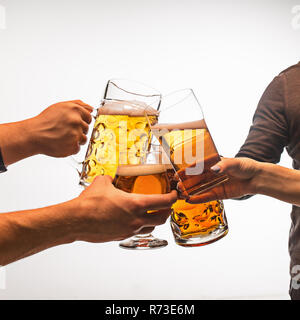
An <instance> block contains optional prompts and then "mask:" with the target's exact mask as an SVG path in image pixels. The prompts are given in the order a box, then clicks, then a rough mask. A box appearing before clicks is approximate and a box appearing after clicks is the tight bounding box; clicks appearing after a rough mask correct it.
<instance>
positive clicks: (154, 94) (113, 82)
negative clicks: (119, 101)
mask: <svg viewBox="0 0 300 320" xmlns="http://www.w3.org/2000/svg"><path fill="white" fill-rule="evenodd" d="M120 81H124V82H128V83H133V84H137V85H139V86H143V87H144V88H145V89H148V90H149V89H151V90H152V91H153V94H142V93H138V92H132V91H131V90H129V89H126V88H123V87H122V86H121V85H120V84H118V83H117V82H120ZM109 84H112V85H114V86H115V87H117V88H118V89H120V90H122V91H124V92H126V93H129V94H132V95H136V96H141V97H149V98H150V97H162V93H161V92H160V91H159V90H157V89H156V88H153V87H152V86H149V85H148V84H145V83H143V82H140V81H136V80H131V79H126V78H112V79H109V80H108V81H107V85H106V89H105V94H104V96H105V95H106V92H107V89H108V86H109ZM107 100H111V99H107Z"/></svg>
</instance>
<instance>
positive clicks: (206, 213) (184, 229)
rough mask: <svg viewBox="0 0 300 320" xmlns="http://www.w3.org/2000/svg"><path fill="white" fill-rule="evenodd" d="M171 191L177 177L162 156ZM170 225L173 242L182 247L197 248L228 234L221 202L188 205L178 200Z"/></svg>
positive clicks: (174, 186) (182, 200)
mask: <svg viewBox="0 0 300 320" xmlns="http://www.w3.org/2000/svg"><path fill="white" fill-rule="evenodd" d="M164 157H165V158H164V163H166V168H167V175H168V179H169V181H170V185H171V189H176V188H177V183H178V177H177V174H176V173H175V171H174V169H173V166H172V165H171V164H170V162H169V164H167V163H168V159H166V155H164ZM170 224H171V228H172V232H173V236H174V239H175V242H176V243H177V244H178V245H180V246H184V247H198V246H204V245H207V244H210V243H213V242H215V241H217V240H219V239H221V238H223V237H224V236H226V234H227V233H228V223H227V219H226V214H225V210H224V204H223V201H211V202H208V203H201V204H189V203H187V202H186V201H185V200H184V199H178V200H177V201H176V202H175V203H174V204H173V206H172V213H171V218H170Z"/></svg>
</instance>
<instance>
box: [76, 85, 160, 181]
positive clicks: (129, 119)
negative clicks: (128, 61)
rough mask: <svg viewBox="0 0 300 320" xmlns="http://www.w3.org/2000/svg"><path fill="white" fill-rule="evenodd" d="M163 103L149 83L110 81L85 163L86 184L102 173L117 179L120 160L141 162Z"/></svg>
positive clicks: (83, 169) (124, 162) (81, 173)
mask: <svg viewBox="0 0 300 320" xmlns="http://www.w3.org/2000/svg"><path fill="white" fill-rule="evenodd" d="M160 102H161V94H160V93H159V92H158V91H157V90H155V89H153V88H151V87H149V86H146V85H144V84H141V83H139V82H136V81H131V80H123V79H115V80H109V81H108V83H107V86H106V89H105V93H104V98H103V100H102V101H101V106H100V108H99V109H97V110H96V113H97V114H96V115H95V122H94V128H93V131H92V134H91V137H90V141H89V144H88V148H87V152H86V154H85V157H84V161H83V162H82V169H81V172H80V184H81V185H82V186H84V187H86V186H88V185H89V184H90V183H92V182H93V180H94V178H95V177H96V176H98V175H110V176H111V177H112V178H114V176H115V173H116V170H117V167H118V164H119V162H120V163H122V164H138V163H140V161H141V158H142V157H143V155H144V154H145V152H146V151H147V150H148V147H149V144H150V141H151V130H150V127H149V123H148V122H149V121H150V123H151V124H155V122H157V116H158V109H159V106H160ZM145 114H147V116H148V121H147V118H146V117H145ZM149 119H150V120H149ZM120 155H122V156H120Z"/></svg>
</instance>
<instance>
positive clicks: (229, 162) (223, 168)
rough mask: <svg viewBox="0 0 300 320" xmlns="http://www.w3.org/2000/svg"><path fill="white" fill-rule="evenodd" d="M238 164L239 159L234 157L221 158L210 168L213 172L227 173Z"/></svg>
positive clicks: (237, 166)
mask: <svg viewBox="0 0 300 320" xmlns="http://www.w3.org/2000/svg"><path fill="white" fill-rule="evenodd" d="M239 166H240V161H239V159H236V158H232V159H230V158H223V159H222V160H221V161H219V162H218V163H217V164H215V165H214V166H213V167H211V168H210V169H211V170H212V171H214V172H215V173H229V172H230V171H233V170H236V169H237V168H239Z"/></svg>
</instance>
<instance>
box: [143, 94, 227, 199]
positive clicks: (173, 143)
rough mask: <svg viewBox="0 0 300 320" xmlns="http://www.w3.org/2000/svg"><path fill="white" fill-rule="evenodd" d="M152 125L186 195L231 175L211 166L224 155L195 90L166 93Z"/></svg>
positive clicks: (215, 183) (205, 188)
mask: <svg viewBox="0 0 300 320" xmlns="http://www.w3.org/2000/svg"><path fill="white" fill-rule="evenodd" d="M146 117H148V116H147V115H146ZM148 118H149V117H148ZM149 125H150V127H151V131H152V132H153V134H154V135H155V137H156V138H157V139H158V140H159V141H160V143H161V145H162V147H163V148H164V151H165V152H166V154H167V155H168V157H169V159H170V161H171V164H172V166H173V167H174V169H175V171H176V172H177V176H178V179H179V181H180V182H181V187H182V189H183V191H184V194H185V195H186V196H192V195H196V194H200V193H201V192H204V191H206V190H208V189H210V188H213V187H215V186H216V185H218V184H220V183H223V182H225V181H226V180H227V179H228V177H227V176H226V175H225V174H223V173H216V172H214V171H212V170H211V169H210V168H211V167H212V166H213V165H215V164H216V163H217V162H219V161H220V156H219V154H218V151H217V148H216V146H215V144H214V142H213V139H212V137H211V134H210V132H209V130H208V127H207V125H206V122H205V120H204V116H203V112H202V109H201V107H200V105H199V103H198V101H197V98H196V96H195V95H194V92H193V90H191V89H184V90H179V91H176V92H174V93H172V94H169V95H167V96H165V97H163V98H162V102H161V108H160V113H159V121H158V122H157V123H154V124H152V123H151V119H150V118H149Z"/></svg>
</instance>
